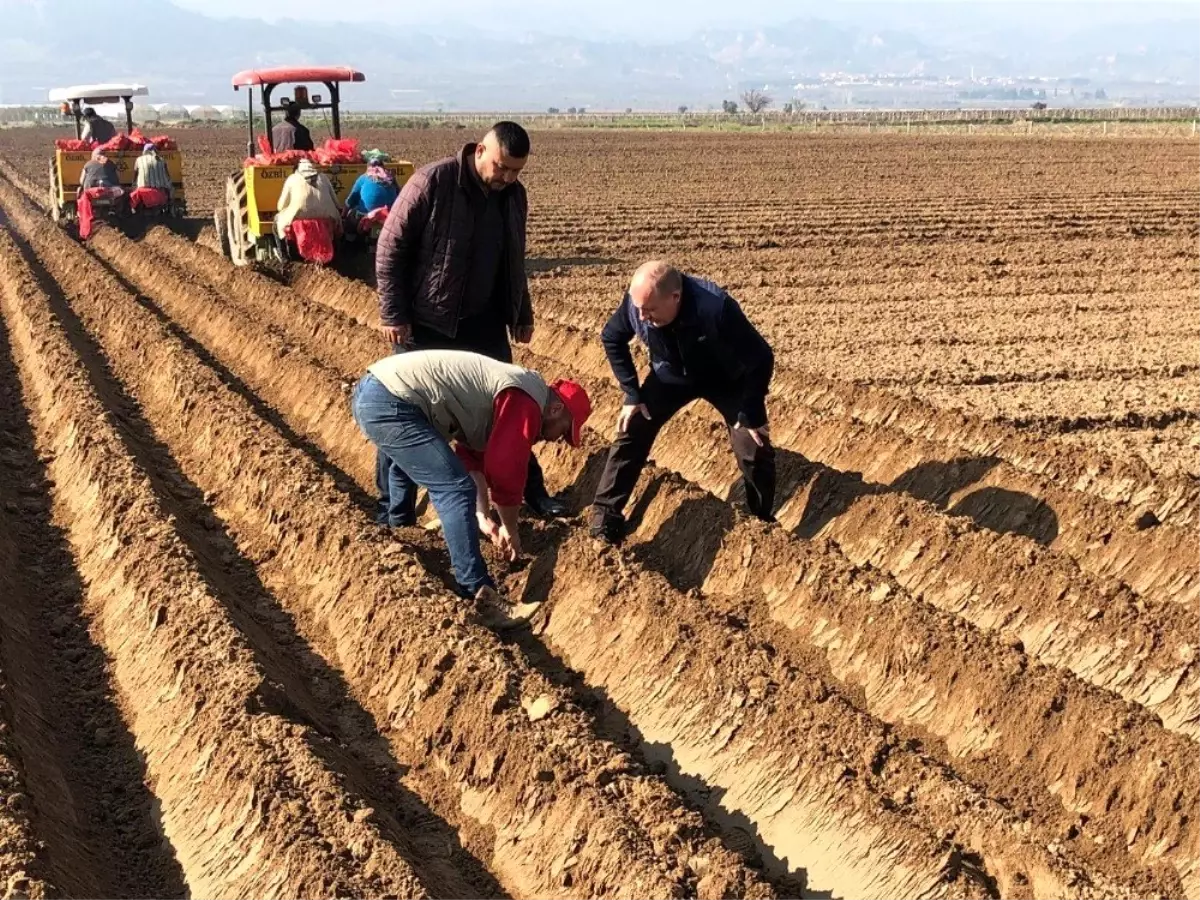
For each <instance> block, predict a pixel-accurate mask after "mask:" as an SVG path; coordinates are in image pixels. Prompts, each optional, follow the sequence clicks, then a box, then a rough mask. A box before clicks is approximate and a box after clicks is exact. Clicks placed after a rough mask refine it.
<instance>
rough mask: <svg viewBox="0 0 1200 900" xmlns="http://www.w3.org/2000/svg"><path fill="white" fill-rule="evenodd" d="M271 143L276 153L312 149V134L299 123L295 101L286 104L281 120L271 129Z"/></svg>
mask: <svg viewBox="0 0 1200 900" xmlns="http://www.w3.org/2000/svg"><path fill="white" fill-rule="evenodd" d="M271 143H272V144H273V145H274V147H275V152H276V153H282V152H283V151H284V150H313V149H315V148H314V147H313V141H312V135H311V134H309V133H308V129H307V128H305V127H304V126H303V125H301V124H300V104H298V103H296V102H295V101H293V102H291V103H289V104H288V105H287V115H286V116H284V117H283V121H282V122H280V123H279V124H278V125H276V126H275V127H274V128H272V129H271Z"/></svg>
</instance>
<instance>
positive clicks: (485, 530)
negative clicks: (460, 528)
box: [475, 512, 500, 545]
mask: <svg viewBox="0 0 1200 900" xmlns="http://www.w3.org/2000/svg"><path fill="white" fill-rule="evenodd" d="M475 521H476V522H478V523H479V533H480V534H482V535H483V536H484V537H485V538H487V539H488V540H489V541H491V542H492V543H493V544H497V545H499V542H500V523H499V522H497V521H496V520H495V519H493V518H492V517H491V516H489V515H487V514H486V513H482V512H476V513H475Z"/></svg>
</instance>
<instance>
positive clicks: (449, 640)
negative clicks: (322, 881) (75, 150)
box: [25, 221, 769, 896]
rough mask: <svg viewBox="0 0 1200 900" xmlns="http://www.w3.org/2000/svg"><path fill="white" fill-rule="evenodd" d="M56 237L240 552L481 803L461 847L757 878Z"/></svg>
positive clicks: (460, 800)
mask: <svg viewBox="0 0 1200 900" xmlns="http://www.w3.org/2000/svg"><path fill="white" fill-rule="evenodd" d="M25 224H27V225H28V226H29V227H30V229H31V230H36V228H37V225H36V223H33V222H28V221H27V222H26V223H25ZM47 227H48V226H47ZM39 237H40V238H41V239H42V240H44V242H45V243H46V244H50V243H53V242H54V239H55V238H60V237H61V236H60V235H57V234H55V233H54V232H53V231H50V232H44V233H42V234H41V235H39ZM64 240H65V239H64ZM55 249H56V250H58V251H60V252H59V253H53V254H45V256H46V257H47V258H48V262H50V263H56V264H61V266H62V268H61V271H57V272H55V273H54V274H55V275H56V276H58V275H60V274H61V275H62V276H63V277H62V278H59V281H60V283H61V284H64V289H66V290H67V291H68V293H69V294H70V296H71V299H72V302H73V304H74V305H75V307H76V309H77V311H78V312H79V313H80V315H81V316H82V318H83V319H84V321H85V322H86V323H87V325H88V328H89V329H90V330H92V331H93V332H94V334H95V335H96V337H97V339H98V340H99V342H100V343H101V345H102V346H103V347H104V349H105V351H106V353H107V354H108V356H109V361H110V364H111V365H112V366H113V369H114V371H115V372H116V373H117V374H118V375H119V376H120V378H121V379H122V381H123V382H124V383H125V384H126V385H128V387H129V390H130V392H131V393H132V394H133V396H134V397H135V398H136V399H137V400H138V402H139V403H140V404H141V406H142V409H143V413H144V415H145V416H146V417H147V419H148V420H149V421H150V423H151V424H152V425H153V427H154V428H155V431H156V433H158V434H159V435H160V436H161V438H162V439H163V440H164V441H165V443H166V444H167V445H168V446H169V447H170V448H171V451H172V453H173V454H174V455H175V456H176V458H177V459H178V461H179V464H180V466H181V468H182V469H183V471H184V473H185V474H186V475H187V476H188V477H189V478H190V479H192V480H193V481H194V482H195V483H196V484H197V485H198V486H199V487H200V488H202V489H203V490H205V491H209V492H212V493H214V495H215V497H216V499H215V501H214V502H215V504H216V510H217V513H218V514H219V515H220V516H221V517H222V518H223V519H225V520H226V522H227V523H228V526H229V528H230V531H231V532H232V533H234V534H236V535H237V536H238V541H239V546H241V547H243V548H244V549H243V552H245V553H246V555H247V556H248V557H249V558H252V559H257V560H260V562H259V564H258V567H257V568H258V571H259V573H260V575H261V577H262V580H263V583H264V584H265V585H266V586H267V587H268V588H269V589H270V590H271V591H272V592H273V593H274V594H275V595H276V596H278V597H279V598H280V599H281V601H283V602H285V603H286V605H287V607H288V609H289V611H290V612H291V613H292V615H294V616H295V618H296V621H297V627H298V628H299V630H300V632H301V634H303V635H304V636H305V638H306V639H307V640H309V641H310V642H311V644H312V645H313V647H314V648H315V649H317V651H318V652H319V653H321V655H322V657H323V658H324V659H326V660H327V661H330V662H329V665H330V666H332V667H335V668H337V669H338V670H340V671H342V672H343V673H344V674H345V677H346V681H347V684H348V685H349V686H350V688H351V691H352V692H353V694H354V696H355V697H356V699H357V700H358V702H361V703H362V704H363V706H364V707H366V708H367V709H369V710H370V712H371V713H372V716H373V717H374V719H375V721H376V723H377V724H378V725H379V727H381V728H382V729H383V730H384V732H385V733H386V735H387V737H388V739H389V743H390V744H391V746H392V749H393V751H394V752H395V753H396V756H397V759H398V760H400V761H401V762H402V763H403V764H404V765H410V766H412V767H413V768H414V769H421V770H422V771H423V772H426V773H428V774H429V777H430V778H434V777H435V776H437V775H438V774H439V773H440V774H441V777H442V779H444V782H445V784H446V789H445V790H444V791H443V792H442V793H441V794H440V795H439V796H436V797H431V798H425V799H426V800H427V802H429V805H430V806H431V807H432V808H433V809H435V810H436V811H437V812H439V813H440V814H442V815H444V816H445V817H446V818H447V819H448V820H449V821H451V822H453V823H457V822H459V821H462V820H467V821H468V822H472V823H475V826H476V831H477V833H478V834H479V835H481V836H483V837H482V838H481V840H486V843H480V845H479V846H472V847H471V848H470V849H472V851H473V852H475V853H476V854H477V855H479V856H480V857H481V858H482V859H484V860H485V862H487V864H488V865H489V868H490V869H491V871H492V872H493V873H494V874H496V876H497V878H498V879H499V881H500V882H501V884H502V885H504V886H505V888H506V889H507V890H509V891H511V892H512V893H514V894H515V895H519V896H533V895H546V894H554V895H570V896H610V895H630V894H634V895H638V896H678V895H681V894H698V895H700V896H736V895H742V894H747V895H751V896H767V895H768V894H769V889H768V888H767V886H766V885H765V884H763V883H762V882H761V881H759V880H758V879H757V878H756V877H755V875H754V874H753V873H752V872H751V871H749V870H747V869H746V868H744V867H743V866H742V865H740V864H739V863H738V861H737V860H736V859H735V858H734V857H733V856H732V854H730V853H729V852H728V851H725V850H723V849H722V848H721V847H720V846H719V844H718V843H717V842H716V841H715V839H712V838H709V837H706V836H705V833H704V831H703V825H702V822H701V820H700V818H699V816H698V815H696V814H695V813H690V812H688V811H686V810H685V809H684V807H683V806H682V805H681V803H680V801H679V800H678V798H677V797H675V795H674V794H672V793H671V792H670V790H669V789H668V788H667V787H666V786H665V785H664V784H663V783H662V782H661V781H660V780H658V779H656V778H653V777H650V776H647V775H646V774H645V773H644V772H642V771H641V770H640V768H639V767H638V766H637V764H636V763H634V762H633V761H632V760H631V759H629V758H628V757H627V756H624V755H622V754H620V753H617V752H616V750H615V748H614V747H613V746H612V745H611V744H608V743H606V742H603V741H600V740H598V739H597V738H596V737H595V733H594V726H593V725H592V724H591V723H589V721H588V719H587V717H586V716H585V715H584V714H582V713H581V712H579V711H577V710H575V709H573V708H572V706H571V703H570V699H569V697H567V696H566V695H564V694H563V693H562V692H561V691H560V690H559V689H557V688H555V687H554V686H552V685H551V684H549V683H548V682H547V681H546V680H545V679H544V678H542V677H541V676H539V675H538V674H537V673H535V672H533V671H531V670H529V669H528V668H527V667H525V665H524V664H523V663H522V662H521V661H520V660H519V659H517V658H514V657H513V656H512V655H511V653H509V652H508V651H506V650H505V649H504V648H503V647H502V645H500V644H499V643H498V642H497V640H496V638H495V637H494V636H493V635H491V634H490V633H489V632H487V631H486V630H484V629H482V628H480V627H479V626H478V625H474V624H472V623H471V622H470V621H469V618H468V610H467V609H466V608H465V605H464V604H463V603H462V602H461V601H458V600H456V599H454V598H451V597H449V596H447V594H446V592H445V591H444V589H443V588H441V586H440V585H439V584H437V583H436V582H433V581H431V580H430V579H429V578H428V576H427V575H426V574H425V573H424V572H423V571H422V570H421V568H420V566H419V564H418V563H417V561H416V560H415V559H414V558H413V557H411V556H410V555H409V553H408V552H407V551H406V550H405V549H404V548H403V547H402V546H401V545H398V544H393V543H390V541H389V540H388V538H387V536H386V535H384V534H382V533H381V532H380V531H379V530H378V529H377V528H375V527H374V526H373V525H372V524H371V523H370V522H369V521H368V519H367V518H366V517H365V516H364V515H363V514H362V513H361V512H360V511H359V510H357V509H356V508H355V507H354V506H353V505H352V504H351V503H350V501H349V500H348V499H347V498H346V497H345V496H343V495H342V494H340V493H339V492H338V491H336V490H334V489H333V487H332V486H331V484H330V482H329V481H328V479H327V478H325V477H322V475H321V473H320V471H319V470H318V469H317V468H316V467H315V465H314V463H313V461H312V460H310V459H308V458H307V457H306V456H305V455H304V454H302V453H300V452H298V451H297V450H296V449H295V448H294V447H292V446H291V445H290V444H288V443H287V442H286V441H285V440H284V439H283V438H282V437H281V436H280V435H279V434H278V432H276V431H274V430H273V429H271V428H270V427H268V426H266V425H265V424H264V423H263V422H262V421H261V420H259V419H258V418H257V417H256V416H255V415H254V413H253V410H252V409H251V408H250V407H249V406H248V404H247V403H246V402H245V401H244V399H242V398H240V397H238V396H237V395H236V394H234V393H233V392H231V391H230V390H229V389H228V388H226V387H225V386H224V385H222V384H221V383H220V381H219V380H218V379H217V378H216V376H215V374H214V373H213V372H212V370H211V369H208V368H207V367H205V366H204V365H203V364H201V363H200V362H199V361H198V360H197V359H196V358H195V357H194V356H193V355H192V354H191V353H190V352H188V351H187V350H186V349H185V347H184V346H183V345H182V344H181V343H180V341H179V340H178V339H177V338H175V337H174V335H173V334H172V332H171V331H170V330H169V329H167V328H166V327H165V326H164V325H163V323H161V322H159V321H157V320H155V319H154V318H153V317H152V316H151V314H150V313H149V312H148V311H147V310H146V309H144V308H143V307H142V306H140V305H139V304H137V303H136V302H134V299H133V298H132V297H131V296H130V295H129V293H128V292H127V291H125V290H123V289H122V288H121V286H120V284H119V283H118V282H117V281H115V280H114V279H113V278H112V277H111V276H109V275H107V274H106V273H105V272H104V271H103V270H102V268H101V267H99V266H98V265H97V264H96V263H95V261H94V260H91V259H90V258H89V257H88V255H87V254H86V252H85V251H83V250H82V249H81V248H77V247H71V246H70V245H69V242H68V243H67V245H65V246H62V247H56V248H55ZM43 252H44V251H43ZM85 273H86V277H83V276H84V275H85ZM68 275H69V276H72V277H69V278H68V277H67V276H68ZM64 279H66V280H65V281H64ZM75 285H87V287H86V289H82V288H75V287H68V286H75ZM196 302H197V303H199V302H202V301H196ZM304 388H305V386H303V385H301V386H300V389H301V390H303V389H304ZM339 415H340V416H342V417H345V418H347V419H348V412H347V411H346V410H345V409H343V410H342V411H341V412H340V414H339ZM218 448H219V450H218ZM522 701H525V705H524V706H523V705H522ZM535 701H540V702H544V703H547V704H550V705H551V706H552V707H555V708H556V711H555V712H554V714H553V715H550V716H548V717H546V718H544V719H542V718H540V717H539V716H536V715H535V716H533V717H532V718H533V719H534V721H531V715H530V713H529V712H527V710H526V708H525V707H526V706H527V707H529V708H530V709H537V707H535V706H532V704H533V703H534V702H535Z"/></svg>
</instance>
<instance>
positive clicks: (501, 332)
mask: <svg viewBox="0 0 1200 900" xmlns="http://www.w3.org/2000/svg"><path fill="white" fill-rule="evenodd" d="M413 347H414V349H416V350H467V351H470V352H471V353H478V354H480V355H481V356H487V357H490V358H491V359H496V360H499V361H500V362H505V363H511V362H512V361H513V353H512V345H511V344H510V343H509V342H508V326H506V325H505V324H504V322H503V320H501V319H500V317H499V316H491V315H482V316H473V317H471V318H469V319H463V320H462V321H460V322H459V323H458V329H457V333H456V334H455V335H454V337H448V336H447V335H444V334H442V333H441V332H440V331H434V330H433V329H432V328H427V327H425V326H424V325H413ZM403 349H404V348H402V347H396V346H393V347H392V351H393V352H394V353H399V352H401V351H402V350H403ZM547 493H548V492H547V490H546V476H545V474H543V472H542V466H541V464H540V463H539V462H538V460H537V456H536V455H534V454H532V453H531V454H529V470H528V472H527V474H526V476H525V500H526V502H535V501H538V500H542V499H545V497H546V495H547Z"/></svg>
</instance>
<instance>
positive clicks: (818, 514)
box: [535, 357, 1200, 738]
mask: <svg viewBox="0 0 1200 900" xmlns="http://www.w3.org/2000/svg"><path fill="white" fill-rule="evenodd" d="M535 358H536V357H535ZM539 364H540V363H539ZM591 387H592V391H591V393H592V397H593V403H594V405H595V412H594V413H593V417H594V422H595V427H596V428H597V430H599V431H600V432H601V433H606V432H607V428H606V426H611V423H612V422H613V421H614V420H615V417H616V411H617V408H618V406H619V404H620V402H621V401H620V395H619V392H618V391H616V390H615V389H613V388H610V387H607V386H605V385H603V384H600V383H596V382H592V383H591ZM776 452H777V454H778V456H779V460H778V465H779V482H780V483H779V488H780V497H781V500H782V502H781V504H780V506H779V509H778V511H777V515H778V518H779V520H780V522H781V523H782V524H783V525H784V526H785V527H786V528H788V529H789V530H793V531H795V532H796V533H797V534H799V535H801V536H804V537H823V538H828V539H832V540H834V541H835V542H836V543H837V545H838V546H839V548H840V549H841V550H842V552H844V553H845V554H846V555H847V556H848V557H849V558H850V559H851V560H852V561H853V562H854V563H856V564H857V565H864V564H869V565H871V566H874V567H876V568H879V569H881V570H883V571H885V572H890V573H891V574H892V575H893V576H894V577H895V578H896V579H897V580H898V581H899V582H900V583H902V584H904V585H905V586H906V587H908V588H909V589H910V590H911V591H912V592H913V593H914V594H915V595H916V596H917V597H919V598H921V599H924V600H925V601H926V602H928V603H929V604H931V605H932V606H936V607H939V608H941V609H945V610H946V611H948V612H950V613H953V614H954V615H958V616H961V617H963V618H965V619H966V620H967V621H969V622H971V623H973V624H975V625H977V626H978V627H980V628H983V629H987V630H996V631H998V632H999V633H1001V634H1003V635H1004V636H1005V638H1006V639H1008V640H1015V641H1021V642H1022V643H1023V646H1024V647H1025V648H1026V651H1027V652H1028V653H1030V654H1031V655H1032V656H1034V657H1035V658H1037V659H1039V660H1040V661H1042V662H1043V663H1045V664H1047V665H1050V666H1055V667H1059V668H1064V669H1067V670H1069V671H1072V672H1074V673H1075V674H1076V675H1077V676H1079V677H1080V678H1081V679H1082V680H1084V681H1086V682H1088V683H1090V684H1093V685H1096V686H1097V687H1100V688H1104V689H1106V690H1110V691H1113V692H1114V693H1117V694H1119V695H1120V696H1121V697H1123V698H1125V699H1126V700H1130V701H1132V702H1136V703H1139V704H1140V705H1143V706H1145V707H1146V708H1147V709H1149V710H1151V711H1152V712H1154V713H1156V714H1157V715H1159V716H1160V717H1162V719H1163V720H1164V722H1165V723H1166V724H1167V725H1168V727H1170V728H1172V729H1173V730H1176V731H1179V732H1181V733H1184V734H1187V735H1189V736H1191V737H1193V738H1200V666H1198V665H1197V658H1196V650H1197V647H1196V640H1195V635H1196V634H1197V632H1198V631H1200V617H1198V615H1197V612H1196V611H1195V610H1192V609H1188V608H1186V607H1184V606H1182V605H1180V604H1174V603H1172V604H1164V605H1160V606H1153V607H1151V606H1149V605H1147V604H1145V603H1144V602H1142V601H1141V600H1140V599H1139V598H1138V597H1136V596H1135V595H1133V594H1132V593H1131V592H1130V591H1129V590H1128V589H1127V588H1125V587H1123V586H1120V585H1118V584H1114V583H1108V582H1104V581H1101V580H1099V579H1096V578H1095V577H1094V576H1090V575H1087V574H1086V573H1083V572H1081V571H1080V570H1079V568H1078V566H1076V565H1075V563H1074V562H1073V561H1072V560H1071V559H1069V558H1067V557H1063V556H1061V555H1060V554H1056V553H1054V552H1051V551H1047V550H1044V549H1042V548H1040V547H1038V546H1037V545H1036V544H1035V543H1034V542H1032V541H1030V540H1028V539H1027V538H1023V537H1020V536H1015V535H999V534H994V533H992V532H988V531H984V530H982V529H979V528H977V527H974V526H972V525H971V524H970V523H969V520H966V519H962V518H952V517H947V516H945V515H942V514H941V513H940V512H939V511H938V510H936V509H935V508H933V507H932V506H931V505H930V504H928V503H926V502H922V501H919V500H915V499H913V498H911V497H909V496H907V495H905V494H903V493H894V492H892V493H889V492H886V491H885V492H883V493H879V492H877V491H874V490H872V489H871V487H870V486H869V485H866V484H864V483H863V482H862V480H861V478H859V477H857V476H855V475H847V474H845V473H841V472H838V471H836V470H832V469H828V468H826V467H824V466H818V465H813V464H812V463H810V462H809V461H808V460H806V459H804V458H803V457H800V456H798V455H794V454H787V453H785V452H783V451H781V450H779V449H777V451H776ZM654 459H655V460H656V462H657V463H658V464H659V465H662V466H665V467H667V468H669V469H672V470H674V471H676V472H678V473H680V474H681V475H682V476H683V477H684V478H686V479H688V480H689V481H691V482H693V483H695V484H697V485H699V486H700V487H702V488H705V489H706V490H709V491H712V492H713V493H715V494H717V495H718V496H720V497H728V496H729V495H730V493H731V485H733V484H735V481H736V475H737V469H736V466H735V465H734V463H733V460H732V458H731V456H730V454H729V452H728V449H727V439H726V437H725V434H724V429H723V428H722V427H719V420H718V419H717V417H716V416H715V414H712V415H710V414H709V411H708V410H707V409H703V408H702V409H700V410H699V411H698V412H697V413H696V414H695V415H688V414H687V413H684V414H682V415H680V416H678V417H676V419H675V420H673V421H672V422H671V423H669V424H668V425H667V426H666V427H665V428H664V429H663V431H662V433H661V434H660V436H659V439H658V441H657V442H656V443H655V449H654ZM583 499H584V502H587V500H588V499H590V498H583Z"/></svg>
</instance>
